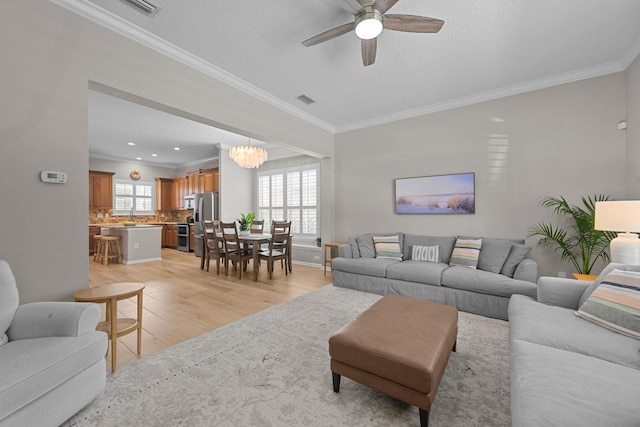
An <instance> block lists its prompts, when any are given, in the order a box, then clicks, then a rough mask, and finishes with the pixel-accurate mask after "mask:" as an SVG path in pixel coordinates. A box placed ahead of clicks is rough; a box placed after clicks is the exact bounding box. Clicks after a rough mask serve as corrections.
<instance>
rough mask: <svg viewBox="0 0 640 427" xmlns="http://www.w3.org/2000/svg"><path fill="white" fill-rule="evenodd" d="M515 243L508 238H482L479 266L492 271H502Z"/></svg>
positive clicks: (481, 268)
mask: <svg viewBox="0 0 640 427" xmlns="http://www.w3.org/2000/svg"><path fill="white" fill-rule="evenodd" d="M511 246H513V243H512V242H510V241H509V240H506V239H488V238H483V239H482V250H481V251H480V257H479V258H478V268H479V269H480V270H484V271H489V272H491V273H496V274H497V273H500V270H502V266H503V265H504V263H505V262H506V260H507V257H508V256H509V251H511Z"/></svg>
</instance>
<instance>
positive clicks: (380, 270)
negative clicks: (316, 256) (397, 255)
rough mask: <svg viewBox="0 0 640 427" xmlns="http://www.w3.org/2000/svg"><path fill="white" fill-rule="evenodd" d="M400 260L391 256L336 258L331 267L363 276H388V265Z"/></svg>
mask: <svg viewBox="0 0 640 427" xmlns="http://www.w3.org/2000/svg"><path fill="white" fill-rule="evenodd" d="M399 262H401V261H398V260H397V259H389V258H336V259H334V260H333V263H332V265H331V269H332V270H334V271H344V272H345V273H353V274H362V275H363V276H374V277H386V273H387V267H388V266H390V265H393V264H396V263H399Z"/></svg>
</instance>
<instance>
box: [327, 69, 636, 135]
mask: <svg viewBox="0 0 640 427" xmlns="http://www.w3.org/2000/svg"><path fill="white" fill-rule="evenodd" d="M624 69H625V67H623V65H622V64H620V63H619V62H609V63H606V64H602V65H598V66H595V67H590V68H584V69H582V70H578V71H573V72H569V73H564V74H558V75H555V76H552V77H548V78H544V79H539V80H533V81H530V82H526V83H522V84H516V85H512V86H507V87H504V88H500V89H496V90H490V91H487V92H482V93H479V94H475V95H470V96H464V97H461V98H456V99H452V100H449V101H445V102H440V103H437V104H431V105H428V106H425V107H420V108H414V109H411V110H405V111H401V112H399V113H394V114H389V115H387V116H380V117H376V118H373V119H371V120H364V121H361V122H356V123H351V124H348V125H345V126H339V127H336V130H335V133H336V134H340V133H345V132H351V131H354V130H359V129H364V128H368V127H372V126H378V125H382V124H386V123H391V122H396V121H399V120H405V119H412V118H414V117H418V116H423V115H427V114H433V113H437V112H440V111H445V110H451V109H454V108H459V107H465V106H467V105H472V104H478V103H480V102H486V101H492V100H494V99H499V98H504V97H507V96H512V95H519V94H522V93H526V92H531V91H534V90H539V89H545V88H548V87H552V86H558V85H561V84H565V83H571V82H575V81H579V80H584V79H589V78H593V77H599V76H603V75H607V74H611V73H616V72H620V71H624Z"/></svg>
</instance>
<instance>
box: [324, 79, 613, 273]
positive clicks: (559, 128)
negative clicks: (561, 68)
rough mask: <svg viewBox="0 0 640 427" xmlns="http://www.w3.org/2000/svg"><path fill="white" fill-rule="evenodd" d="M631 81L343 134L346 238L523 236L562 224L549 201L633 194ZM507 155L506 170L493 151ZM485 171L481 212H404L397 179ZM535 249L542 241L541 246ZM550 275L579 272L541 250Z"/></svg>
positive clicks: (585, 84)
mask: <svg viewBox="0 0 640 427" xmlns="http://www.w3.org/2000/svg"><path fill="white" fill-rule="evenodd" d="M624 117H625V74H624V73H616V74H611V75H608V76H604V77H598V78H593V79H589V80H584V81H580V82H575V83H571V84H565V85H561V86H557V87H553V88H548V89H543V90H537V91H534V92H529V93H525V94H521V95H515V96H510V97H506V98H501V99H498V100H494V101H490V102H484V103H479V104H475V105H471V106H467V107H462V108H457V109H453V110H449V111H443V112H439V113H435V114H430V115H425V116H421V117H417V118H413V119H408V120H402V121H398V122H394V123H389V124H384V125H380V126H375V127H370V128H367V129H362V130H356V131H352V132H348V133H344V134H340V135H337V136H336V183H337V184H336V196H335V200H336V236H335V237H336V238H337V239H339V240H343V239H346V238H347V237H349V236H354V235H357V234H359V233H363V232H376V231H378V232H380V231H404V232H411V233H425V234H435V235H447V234H466V235H478V236H489V237H505V238H523V237H525V236H526V235H527V229H528V227H529V226H530V225H531V224H534V223H536V222H538V221H540V220H545V221H547V220H553V219H554V216H553V215H552V214H551V213H550V212H547V210H545V209H543V208H541V207H540V206H538V204H537V201H538V199H539V198H540V197H541V196H545V195H563V196H565V197H566V198H567V199H568V200H569V201H570V202H573V203H577V202H579V200H580V199H579V197H580V196H582V195H589V194H594V193H605V194H609V195H610V196H612V197H615V198H624V197H625V195H626V191H625V186H626V176H625V132H624V131H619V130H617V123H618V122H619V121H620V120H622V119H623V118H624ZM496 149H502V150H504V151H505V152H506V160H505V162H504V164H496V163H495V162H494V161H493V160H492V159H491V158H492V155H491V153H492V152H493V151H494V150H496ZM460 172H475V174H476V213H475V214H474V215H397V214H395V213H394V179H395V178H402V177H416V176H426V175H438V174H450V173H460ZM528 243H530V244H534V243H535V241H534V240H532V239H529V240H528ZM533 256H534V257H535V258H536V259H537V260H538V261H539V264H540V269H539V272H540V273H541V274H546V275H557V274H558V272H559V271H564V272H569V273H570V272H571V271H572V270H571V267H570V266H568V265H565V264H563V263H561V262H558V257H557V256H556V255H554V254H549V253H543V252H540V251H538V250H534V252H533Z"/></svg>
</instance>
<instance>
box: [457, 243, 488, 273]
mask: <svg viewBox="0 0 640 427" xmlns="http://www.w3.org/2000/svg"><path fill="white" fill-rule="evenodd" d="M481 248H482V239H457V240H456V245H455V247H454V248H453V253H452V254H451V261H449V265H451V266H454V265H458V266H460V267H467V268H473V269H474V270H475V269H476V268H477V267H478V258H479V257H480V249H481Z"/></svg>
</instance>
